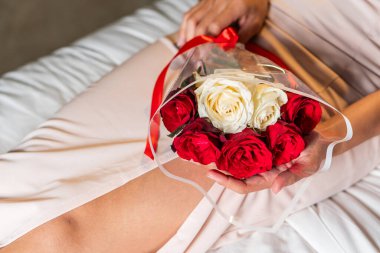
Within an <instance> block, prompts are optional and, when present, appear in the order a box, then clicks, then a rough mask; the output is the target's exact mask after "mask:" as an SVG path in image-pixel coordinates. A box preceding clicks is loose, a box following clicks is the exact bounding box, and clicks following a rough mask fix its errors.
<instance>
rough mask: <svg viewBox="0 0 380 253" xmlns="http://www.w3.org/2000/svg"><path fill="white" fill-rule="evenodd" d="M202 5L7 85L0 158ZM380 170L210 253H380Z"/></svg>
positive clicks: (97, 43)
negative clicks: (267, 229) (270, 229)
mask: <svg viewBox="0 0 380 253" xmlns="http://www.w3.org/2000/svg"><path fill="white" fill-rule="evenodd" d="M196 2H197V1H196V0H181V1H178V0H160V1H157V2H156V3H154V4H153V5H152V6H149V7H146V8H142V9H139V10H138V11H136V12H135V13H134V14H133V15H130V16H126V17H124V18H122V19H120V20H119V21H117V22H116V23H114V24H111V25H109V26H107V27H105V28H103V29H100V30H99V31H97V32H95V33H93V34H91V35H89V36H87V37H84V38H83V39H80V40H78V41H76V42H74V43H73V44H72V45H70V46H67V47H64V48H61V49H59V50H56V51H55V52H53V53H52V54H51V55H49V56H46V57H43V58H41V59H38V60H37V61H35V62H32V63H30V64H27V65H25V66H23V67H21V68H19V69H18V70H15V71H13V72H9V73H6V74H5V75H3V76H2V77H1V78H0V153H6V152H8V151H9V150H11V149H12V148H14V147H16V146H17V144H19V143H20V142H21V141H22V139H23V138H24V137H25V136H26V135H27V134H28V133H30V132H31V131H33V130H34V129H36V128H37V127H38V125H39V124H41V123H42V122H44V121H45V120H46V119H48V118H50V117H52V116H53V115H54V113H55V112H57V111H58V110H59V109H60V108H61V107H62V106H63V105H64V104H66V103H68V102H69V101H70V100H71V99H73V98H74V97H75V96H77V95H78V94H79V93H81V92H82V91H84V90H85V89H86V88H87V87H88V86H89V85H90V84H91V83H93V82H95V81H97V80H99V79H100V78H101V77H103V76H104V75H105V74H106V73H108V72H110V71H111V70H112V69H113V68H114V67H116V66H117V65H119V64H121V63H122V62H123V61H125V60H126V59H128V58H129V57H131V56H132V55H133V54H135V53H136V52H138V51H139V50H140V49H142V48H144V47H145V46H147V45H149V44H150V43H153V42H154V41H156V40H157V39H158V38H160V37H162V36H163V35H165V34H169V33H172V32H174V31H176V29H178V25H179V23H180V21H181V19H182V13H183V12H185V11H186V10H187V9H189V8H190V6H192V5H193V4H195V3H196ZM379 203H380V166H378V167H376V168H375V169H374V170H373V171H372V172H371V173H370V174H369V175H367V176H366V177H365V178H364V179H362V180H361V181H360V182H358V183H356V184H355V185H353V186H351V187H350V188H348V189H346V190H345V191H342V192H341V193H339V194H336V195H335V196H333V197H331V198H329V199H326V200H324V201H322V202H320V203H318V204H316V205H314V206H311V207H309V208H306V209H303V210H301V211H299V212H297V213H295V214H293V215H292V216H290V217H288V219H287V221H286V223H285V224H284V225H283V226H282V227H281V228H280V230H279V231H278V232H277V233H276V234H266V233H255V234H253V235H252V236H250V237H248V238H245V239H242V240H240V241H237V242H234V243H232V244H228V245H223V246H221V247H218V248H214V249H212V250H210V251H209V252H213V253H227V252H252V251H253V249H254V252H261V253H265V252H379V251H380V207H379V206H380V205H379Z"/></svg>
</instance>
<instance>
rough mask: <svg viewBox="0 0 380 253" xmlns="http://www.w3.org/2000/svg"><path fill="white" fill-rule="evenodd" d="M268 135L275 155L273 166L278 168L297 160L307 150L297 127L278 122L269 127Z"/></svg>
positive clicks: (270, 146)
mask: <svg viewBox="0 0 380 253" xmlns="http://www.w3.org/2000/svg"><path fill="white" fill-rule="evenodd" d="M266 135H267V141H268V146H269V149H270V150H271V151H272V154H273V164H274V165H276V166H277V165H281V164H285V163H287V162H290V161H291V160H293V159H295V158H297V157H298V156H299V155H300V154H301V152H302V151H303V150H304V149H305V141H304V140H303V138H302V136H301V135H300V133H299V130H298V129H297V127H296V126H295V125H291V124H288V125H287V124H286V123H285V122H280V121H278V122H277V123H276V124H274V125H272V126H268V128H267V130H266Z"/></svg>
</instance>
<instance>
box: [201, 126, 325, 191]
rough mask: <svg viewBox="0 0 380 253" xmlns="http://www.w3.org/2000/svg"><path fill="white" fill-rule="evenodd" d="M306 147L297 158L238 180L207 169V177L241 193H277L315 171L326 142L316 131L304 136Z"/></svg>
mask: <svg viewBox="0 0 380 253" xmlns="http://www.w3.org/2000/svg"><path fill="white" fill-rule="evenodd" d="M305 139H306V148H305V150H303V151H302V152H301V154H300V156H299V157H298V158H296V159H295V160H292V161H290V162H288V163H285V164H282V165H279V166H277V167H276V168H274V169H272V170H270V171H267V172H264V173H261V174H258V175H255V176H253V177H250V178H248V179H246V180H239V179H236V178H234V177H232V176H229V175H226V174H224V173H222V172H220V171H218V170H210V171H208V177H210V178H211V179H213V180H215V181H216V182H217V183H219V184H221V185H223V186H225V187H227V188H229V189H231V190H233V191H236V192H238V193H241V194H246V193H249V192H256V191H261V190H264V189H272V191H273V192H274V193H278V192H279V191H280V190H281V189H282V188H284V187H286V186H289V185H291V184H294V183H296V182H297V181H299V180H301V179H303V178H305V177H308V176H311V175H312V174H314V173H316V172H317V171H318V169H319V166H320V164H321V162H322V160H323V156H321V154H323V153H325V152H326V148H327V145H328V142H327V141H326V140H324V138H323V137H322V136H321V135H320V134H319V133H318V132H316V131H313V132H311V133H310V134H309V135H308V136H307V137H306V138H305Z"/></svg>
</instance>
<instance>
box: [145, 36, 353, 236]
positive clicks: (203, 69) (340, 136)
mask: <svg viewBox="0 0 380 253" xmlns="http://www.w3.org/2000/svg"><path fill="white" fill-rule="evenodd" d="M234 71H244V72H245V73H249V75H250V76H251V77H252V78H256V79H258V80H260V82H261V83H265V84H268V85H272V86H274V87H277V88H280V89H282V90H284V91H286V92H293V93H298V94H300V95H303V96H307V97H309V98H312V99H315V100H317V101H318V102H320V105H321V107H322V111H323V113H322V119H321V121H320V123H319V124H318V125H317V127H316V128H315V130H314V131H317V132H319V133H320V134H322V135H323V136H324V138H325V139H326V138H328V142H329V145H328V147H327V149H326V151H325V152H324V153H321V154H320V155H321V156H323V161H322V163H321V165H320V169H319V170H318V172H316V173H315V174H313V175H312V176H309V177H307V178H304V179H302V180H300V181H298V182H297V183H295V184H293V185H291V186H287V187H285V188H283V189H282V190H281V191H280V192H279V193H277V194H274V193H273V192H272V191H271V190H270V189H265V190H261V191H258V192H253V193H249V194H240V193H236V192H234V191H232V190H230V189H226V188H224V187H223V186H220V185H213V186H210V184H207V183H204V181H205V180H204V179H202V178H201V177H206V176H205V175H206V173H205V172H206V171H207V170H209V169H216V165H215V164H211V165H207V166H205V165H201V164H198V163H194V162H193V161H185V160H182V159H181V158H179V157H178V156H177V155H176V154H175V153H174V152H173V151H172V149H171V144H172V142H173V138H172V136H171V137H169V135H170V132H168V130H167V129H166V128H165V127H164V125H163V122H162V120H161V122H160V125H161V128H160V138H159V141H158V149H157V151H156V152H154V158H155V161H156V163H157V165H158V167H159V168H160V170H161V171H162V172H163V173H164V174H165V175H167V176H168V177H170V178H172V179H173V180H178V181H181V182H183V183H184V184H187V185H190V186H192V187H194V188H195V189H197V190H198V191H200V192H201V193H202V194H203V195H204V200H203V201H208V202H209V204H210V207H212V208H214V212H215V213H217V215H220V217H222V218H223V219H225V220H226V221H228V222H229V223H231V224H232V225H234V226H236V227H237V228H238V229H242V230H247V231H263V232H275V231H276V230H277V229H278V228H279V227H280V226H281V224H282V223H283V222H284V221H285V219H286V218H287V217H288V216H289V215H290V214H291V213H293V212H294V211H296V210H299V209H300V208H303V207H304V205H305V203H308V192H309V190H311V189H309V185H310V182H311V181H313V179H314V178H315V177H316V176H317V174H320V173H324V172H325V171H327V170H329V169H330V166H331V159H332V153H333V149H334V146H335V145H336V144H338V143H340V142H344V141H347V140H349V139H350V138H351V136H352V129H351V125H350V123H349V121H348V119H347V118H346V117H345V116H344V115H343V114H341V113H340V112H339V111H338V110H336V109H335V108H334V107H333V106H331V105H329V104H328V103H326V102H325V101H323V100H322V99H321V98H320V97H318V95H317V94H315V93H314V92H313V91H312V90H311V89H310V88H308V87H307V86H306V85H305V84H304V83H303V82H302V81H301V80H299V79H298V78H297V77H296V76H294V75H293V74H292V73H290V72H289V71H287V70H284V69H282V68H280V67H279V66H277V65H276V64H274V63H273V62H272V61H270V60H269V59H267V58H264V57H261V56H259V55H256V54H253V53H251V52H249V51H247V50H245V49H244V47H243V45H240V44H238V45H237V46H236V47H235V48H233V49H229V50H224V49H223V48H221V47H219V46H218V45H216V44H212V43H210V44H206V45H202V46H198V47H196V48H194V49H191V50H190V51H188V52H186V53H184V54H182V55H180V56H178V57H177V58H176V59H175V60H174V61H173V62H172V63H171V66H170V68H169V72H168V74H167V77H166V81H165V94H166V95H165V97H164V99H163V103H162V104H161V107H160V108H162V106H164V105H165V103H166V102H167V101H169V100H171V99H172V98H173V97H175V96H176V95H177V94H178V93H180V92H182V91H183V90H185V89H188V88H194V87H193V86H196V85H199V84H200V82H199V81H198V82H197V81H195V82H189V77H190V76H193V75H194V73H199V75H200V76H201V77H205V76H208V75H212V74H214V73H223V72H224V73H233V72H234ZM184 83H186V86H185V87H183V86H184ZM179 88H181V90H180V91H179V92H177V93H176V94H174V95H173V94H172V95H171V97H168V94H169V93H170V91H173V90H177V89H179ZM159 110H160V109H158V111H157V112H156V114H158V115H159ZM330 119H334V122H335V125H340V126H342V125H343V126H345V128H346V129H344V128H343V129H340V131H332V130H331V129H330V127H328V124H324V122H326V121H327V120H330ZM152 124H155V123H154V121H153V120H152V121H151V125H150V126H152ZM325 125H326V126H325ZM150 145H151V147H152V143H151V139H150ZM171 158H175V159H179V160H182V161H180V162H178V163H172V164H170V163H167V161H168V160H170V159H171ZM173 165H174V166H173ZM189 170H194V171H189ZM321 187H324V185H321ZM314 190H316V189H314Z"/></svg>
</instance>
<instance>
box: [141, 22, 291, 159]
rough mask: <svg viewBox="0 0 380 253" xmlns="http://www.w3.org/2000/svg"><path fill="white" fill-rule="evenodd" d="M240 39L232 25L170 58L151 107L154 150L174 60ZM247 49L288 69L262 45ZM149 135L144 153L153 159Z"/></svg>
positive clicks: (192, 42)
mask: <svg viewBox="0 0 380 253" xmlns="http://www.w3.org/2000/svg"><path fill="white" fill-rule="evenodd" d="M238 40H239V36H238V34H237V33H236V31H235V30H234V29H233V28H231V27H228V28H226V29H224V30H223V31H222V33H221V34H220V35H219V36H218V37H216V38H215V37H211V36H206V35H200V36H197V37H195V38H194V39H192V40H190V41H188V42H187V43H186V44H185V45H184V46H183V47H181V48H180V49H179V51H178V52H177V54H176V55H175V56H174V57H173V58H172V59H171V60H170V62H169V63H168V64H167V65H166V67H165V68H164V69H163V70H162V71H161V73H160V75H159V76H158V78H157V81H156V84H155V86H154V89H153V96H152V105H151V108H150V120H151V121H152V123H151V125H150V132H149V135H150V137H151V140H152V145H153V148H154V150H157V145H158V139H159V137H160V115H159V114H158V113H157V114H156V111H157V110H158V108H159V107H160V105H161V103H162V99H163V92H164V84H165V78H166V74H167V72H168V69H169V66H170V64H171V63H172V61H173V60H174V59H175V58H176V57H177V56H178V55H181V54H183V53H185V52H186V51H188V50H190V49H192V48H194V47H197V46H200V45H203V44H206V43H215V44H218V45H219V46H220V47H221V48H223V49H224V50H228V49H230V48H234V47H235V45H236V43H237V42H238ZM247 49H248V50H250V51H251V52H253V53H256V54H259V55H262V56H264V57H267V58H268V59H270V60H271V61H273V62H275V63H276V64H278V65H279V66H280V67H283V68H285V69H287V67H286V65H285V64H284V63H283V62H282V61H281V59H279V58H278V57H277V56H275V55H274V54H272V53H271V52H269V51H267V50H265V49H263V48H261V47H260V46H258V45H256V44H253V43H250V44H248V45H247ZM155 114H156V115H155ZM149 135H148V138H147V140H146V146H145V151H144V153H145V154H146V155H147V156H148V157H150V158H151V159H152V160H153V159H154V157H153V153H152V150H151V148H150V145H149Z"/></svg>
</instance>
